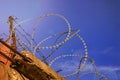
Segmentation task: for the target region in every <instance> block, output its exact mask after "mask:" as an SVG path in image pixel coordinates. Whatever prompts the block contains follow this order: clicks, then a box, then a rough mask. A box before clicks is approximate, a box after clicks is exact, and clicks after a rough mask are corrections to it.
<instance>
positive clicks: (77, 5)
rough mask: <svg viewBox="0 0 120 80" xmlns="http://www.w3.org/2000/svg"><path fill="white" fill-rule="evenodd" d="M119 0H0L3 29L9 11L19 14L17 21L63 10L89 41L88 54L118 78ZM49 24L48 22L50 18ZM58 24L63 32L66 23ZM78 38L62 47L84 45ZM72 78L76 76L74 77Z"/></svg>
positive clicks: (73, 47)
mask: <svg viewBox="0 0 120 80" xmlns="http://www.w3.org/2000/svg"><path fill="white" fill-rule="evenodd" d="M119 4H120V0H59V1H58V0H19V1H16V0H0V26H1V27H0V33H3V32H5V33H7V32H8V29H9V27H8V23H7V20H8V17H9V16H10V15H12V16H16V17H17V18H18V21H22V20H25V19H28V18H33V17H38V16H41V15H44V14H48V13H57V14H61V15H63V16H65V17H66V18H67V19H68V20H69V22H70V23H71V27H72V29H80V33H79V34H80V35H81V36H82V37H83V38H84V39H85V41H86V43H87V46H88V52H89V56H90V57H91V58H93V59H94V60H95V63H96V65H97V66H98V68H100V70H103V71H104V70H106V71H107V69H109V71H111V74H110V75H112V73H114V75H115V76H116V77H115V78H114V77H113V79H112V78H111V79H110V80H119V79H120V72H119V71H120V63H119V61H120V49H119V48H120V5H119ZM53 22H54V20H53ZM56 23H57V22H56ZM61 23H63V22H61ZM47 24H48V25H49V24H50V22H48V23H47ZM47 24H44V22H43V23H42V26H44V25H45V26H47ZM51 25H54V24H51ZM55 26H63V27H59V29H58V28H55V27H54V29H53V30H54V31H58V32H60V31H64V30H63V29H66V28H64V26H65V24H63V25H61V24H60V23H59V24H56V25H55ZM41 28H42V27H41ZM24 29H25V30H28V27H24ZM29 29H30V28H29ZM50 30H52V28H49V27H45V31H48V32H50V33H54V31H50ZM28 31H29V30H28ZM41 33H42V32H41ZM38 39H39V38H38ZM73 41H74V40H73ZM77 41H78V40H76V41H75V43H74V42H72V41H71V44H72V45H70V44H69V43H68V44H66V45H65V46H63V48H62V50H64V47H65V48H66V47H67V46H72V47H67V48H68V49H67V51H71V52H70V53H72V52H78V51H79V50H81V49H79V48H80V46H79V45H78V44H76V43H79V42H77ZM58 53H59V52H58ZM56 56H57V55H56ZM106 67H107V68H106ZM106 71H105V72H106ZM106 73H107V72H106ZM108 75H109V74H108ZM70 80H74V79H72V78H71V79H70Z"/></svg>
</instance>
